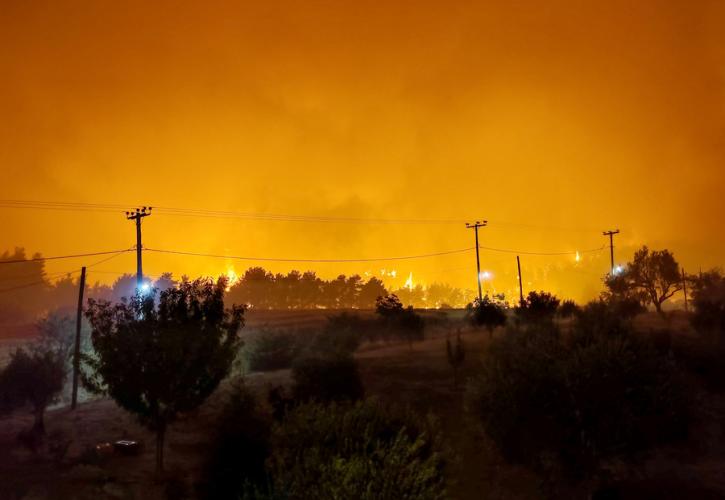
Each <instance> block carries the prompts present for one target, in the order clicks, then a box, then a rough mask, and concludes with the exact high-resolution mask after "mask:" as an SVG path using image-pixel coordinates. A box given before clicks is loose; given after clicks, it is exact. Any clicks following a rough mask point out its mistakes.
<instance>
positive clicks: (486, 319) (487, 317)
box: [467, 295, 506, 335]
mask: <svg viewBox="0 0 725 500" xmlns="http://www.w3.org/2000/svg"><path fill="white" fill-rule="evenodd" d="M467 315H468V320H469V321H470V322H471V324H473V325H475V326H479V327H480V326H483V327H485V328H486V329H487V330H488V333H489V335H493V330H494V329H495V328H496V327H499V326H504V325H505V324H506V310H505V308H504V305H503V303H502V302H500V301H495V300H491V299H490V298H489V297H488V295H486V296H484V297H483V300H480V301H479V300H478V298H476V299H475V300H474V301H473V303H472V304H469V307H468V311H467Z"/></svg>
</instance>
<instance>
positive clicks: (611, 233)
mask: <svg viewBox="0 0 725 500" xmlns="http://www.w3.org/2000/svg"><path fill="white" fill-rule="evenodd" d="M602 234H603V235H604V236H609V258H610V260H611V263H612V266H611V269H610V276H614V235H615V234H619V229H615V230H614V231H604V232H603V233H602Z"/></svg>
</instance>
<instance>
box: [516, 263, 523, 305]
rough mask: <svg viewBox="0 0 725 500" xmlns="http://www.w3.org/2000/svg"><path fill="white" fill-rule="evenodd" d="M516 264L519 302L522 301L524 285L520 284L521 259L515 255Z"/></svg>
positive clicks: (521, 302)
mask: <svg viewBox="0 0 725 500" xmlns="http://www.w3.org/2000/svg"><path fill="white" fill-rule="evenodd" d="M516 266H517V267H518V268H519V301H520V302H519V304H523V303H524V285H522V284H521V259H519V256H518V255H517V256H516Z"/></svg>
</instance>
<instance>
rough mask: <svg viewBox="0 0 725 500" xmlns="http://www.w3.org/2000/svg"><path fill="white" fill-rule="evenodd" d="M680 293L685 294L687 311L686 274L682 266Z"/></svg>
mask: <svg viewBox="0 0 725 500" xmlns="http://www.w3.org/2000/svg"><path fill="white" fill-rule="evenodd" d="M682 293H683V294H685V312H687V276H686V275H685V268H684V267H683V268H682Z"/></svg>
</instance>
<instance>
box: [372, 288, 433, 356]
mask: <svg viewBox="0 0 725 500" xmlns="http://www.w3.org/2000/svg"><path fill="white" fill-rule="evenodd" d="M375 312H376V313H377V314H378V315H379V316H380V321H381V323H382V324H381V326H382V328H383V329H384V331H385V332H386V336H391V335H394V336H397V337H399V338H402V339H403V340H406V341H407V342H408V345H409V346H410V347H411V348H412V346H413V342H414V341H416V340H422V339H423V330H424V328H425V321H424V320H423V318H422V317H421V316H420V315H419V314H417V313H416V312H415V311H414V310H413V307H412V306H408V308H404V307H403V304H402V303H401V302H400V299H398V296H397V295H395V294H390V295H386V296H385V297H378V299H377V300H376V301H375Z"/></svg>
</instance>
